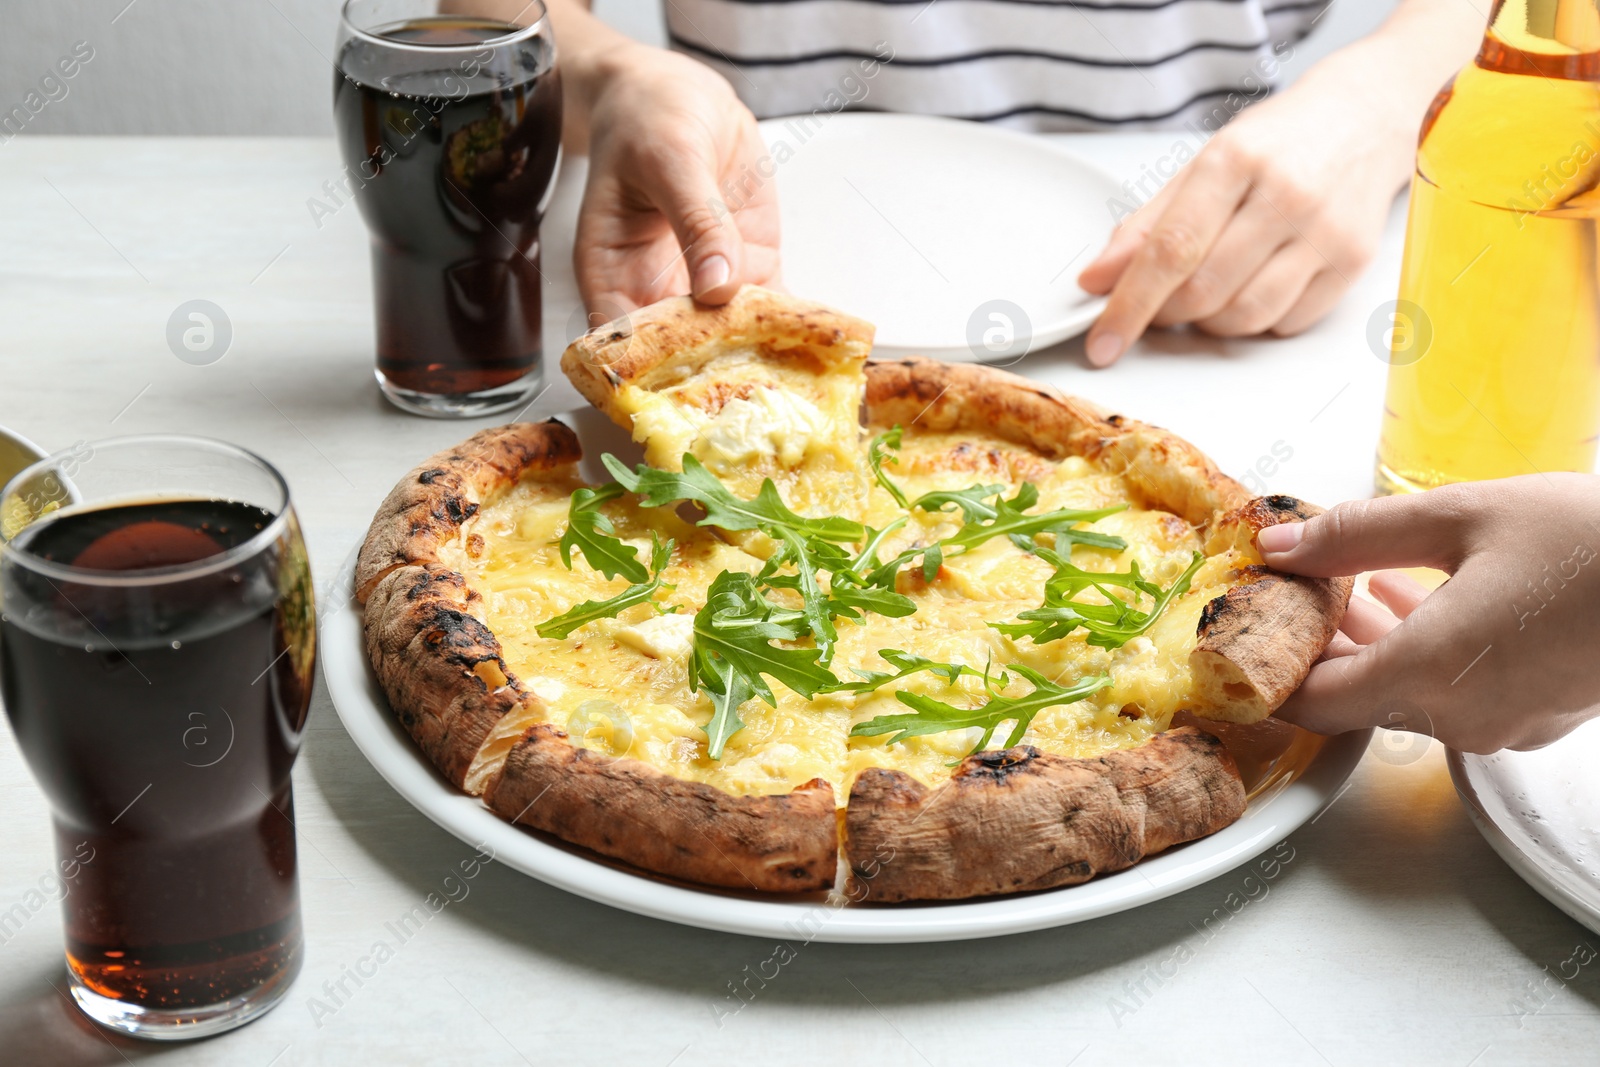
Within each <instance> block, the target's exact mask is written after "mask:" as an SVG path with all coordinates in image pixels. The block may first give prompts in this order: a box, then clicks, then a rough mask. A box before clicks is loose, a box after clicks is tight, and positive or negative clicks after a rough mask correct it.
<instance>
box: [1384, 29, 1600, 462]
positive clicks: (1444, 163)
mask: <svg viewBox="0 0 1600 1067" xmlns="http://www.w3.org/2000/svg"><path fill="white" fill-rule="evenodd" d="M1562 41H1567V42H1571V41H1576V42H1577V43H1578V45H1579V46H1580V47H1576V48H1575V47H1572V46H1571V45H1570V44H1564V43H1562ZM1597 184H1600V12H1597V11H1596V8H1595V6H1594V2H1593V0H1586V2H1585V3H1582V4H1579V5H1574V4H1571V3H1568V2H1567V0H1558V2H1552V0H1505V2H1504V3H1503V4H1502V5H1500V6H1499V7H1498V8H1497V9H1496V12H1495V20H1494V24H1493V26H1492V27H1491V29H1490V31H1489V33H1488V34H1487V36H1486V38H1485V42H1484V47H1483V50H1482V51H1481V52H1480V53H1479V55H1478V59H1477V61H1476V62H1475V63H1473V64H1472V65H1471V66H1469V67H1467V68H1466V69H1465V70H1463V71H1462V72H1461V73H1460V74H1459V75H1458V76H1457V77H1456V79H1455V82H1454V83H1453V85H1451V86H1449V87H1446V88H1445V90H1444V91H1443V92H1441V93H1440V94H1439V97H1438V99H1437V100H1435V102H1434V105H1433V108H1432V110H1431V111H1430V112H1429V116H1428V119H1427V120H1426V121H1425V122H1424V125H1423V135H1422V139H1421V143H1420V145H1419V147H1418V152H1417V175H1416V180H1415V181H1414V182H1413V184H1412V189H1411V213H1410V219H1409V222H1408V224H1407V228H1406V250H1405V258H1404V262H1403V264H1402V267H1401V276H1400V298H1401V299H1400V305H1399V309H1398V311H1397V313H1396V316H1395V326H1396V328H1395V331H1394V334H1393V341H1394V343H1393V346H1392V349H1391V363H1390V368H1389V387H1388V395H1387V398H1386V400H1385V403H1384V416H1383V431H1382V436H1381V438H1380V440H1379V443H1378V468H1377V484H1378V490H1379V491H1380V492H1386V493H1393V492H1412V491H1416V490H1420V489H1428V488H1432V487H1433V486H1436V485H1443V484H1445V483H1447V482H1459V481H1472V480H1478V479H1485V478H1502V477H1508V476H1511V475H1516V474H1531V473H1535V472H1543V471H1554V470H1571V471H1589V470H1593V469H1594V461H1595V442H1596V434H1597V432H1600V263H1597V219H1600V194H1597V192H1596V187H1597ZM1408 302H1409V303H1408ZM1430 333H1431V340H1430V339H1429V335H1430ZM1424 345H1426V347H1425V348H1424ZM1419 353H1420V356H1419Z"/></svg>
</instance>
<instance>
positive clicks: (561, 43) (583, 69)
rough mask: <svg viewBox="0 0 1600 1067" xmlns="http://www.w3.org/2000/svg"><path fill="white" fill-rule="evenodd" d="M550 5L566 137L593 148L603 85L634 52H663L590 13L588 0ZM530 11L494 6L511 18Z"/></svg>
mask: <svg viewBox="0 0 1600 1067" xmlns="http://www.w3.org/2000/svg"><path fill="white" fill-rule="evenodd" d="M544 4H545V8H546V10H548V11H549V14H550V24H551V26H552V27H553V28H554V29H555V39H556V62H557V63H558V64H559V66H560V70H561V92H562V96H563V99H564V105H563V114H562V138H561V139H562V142H563V144H564V145H565V147H566V149H567V151H569V152H577V153H583V152H587V151H588V148H589V116H590V114H591V112H592V111H593V110H594V103H595V100H596V99H597V98H598V96H599V94H600V90H601V88H602V87H603V86H604V85H605V83H606V81H607V80H609V79H610V78H611V77H612V76H613V75H614V74H615V73H616V71H617V70H618V69H619V67H620V65H621V64H622V63H624V62H627V61H628V60H627V57H628V56H629V54H630V53H632V54H635V55H636V56H637V55H643V54H646V53H651V52H656V51H657V50H656V49H652V48H649V47H648V46H646V45H642V44H639V43H638V42H637V41H634V40H632V39H631V38H629V37H626V36H624V35H623V34H620V33H618V32H617V31H616V30H614V29H612V28H611V27H610V26H607V25H606V24H605V23H604V22H602V21H600V20H599V19H598V18H596V17H595V16H594V15H593V14H591V13H590V11H589V5H588V3H587V2H586V0H544ZM479 10H482V6H480V7H479ZM527 10H528V0H494V2H493V7H492V11H493V13H494V14H495V15H497V16H498V17H500V18H504V19H506V20H507V21H514V20H517V19H519V18H526V17H527V15H526V14H525V13H526V12H527Z"/></svg>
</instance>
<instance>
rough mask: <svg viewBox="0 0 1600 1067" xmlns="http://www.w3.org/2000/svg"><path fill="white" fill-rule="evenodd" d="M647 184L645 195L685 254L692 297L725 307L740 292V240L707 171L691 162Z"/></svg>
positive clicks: (662, 172) (661, 173)
mask: <svg viewBox="0 0 1600 1067" xmlns="http://www.w3.org/2000/svg"><path fill="white" fill-rule="evenodd" d="M649 178H650V184H649V185H648V186H647V187H646V189H647V193H648V195H649V196H650V198H651V200H652V201H654V202H655V205H656V208H657V210H659V211H660V212H661V213H662V215H664V216H665V217H666V219H667V222H668V223H670V224H671V226H672V232H673V233H674V234H676V235H677V238H678V246H679V247H680V248H681V249H683V258H684V263H685V264H686V265H687V266H688V268H689V286H690V292H691V293H693V295H694V298H695V299H696V300H698V301H700V302H701V303H704V304H725V303H727V302H728V301H729V300H731V299H733V294H734V293H736V292H738V291H739V278H740V270H741V268H742V266H743V263H744V239H743V237H742V236H741V235H740V233H739V224H738V222H737V220H736V218H735V216H734V210H733V208H731V207H730V206H729V205H727V204H726V203H724V202H723V199H722V195H721V193H720V192H719V191H718V190H717V186H716V182H715V176H714V174H713V173H712V170H711V168H710V167H709V166H706V165H705V164H704V163H703V162H702V161H700V160H694V161H693V162H692V163H691V164H690V165H688V166H684V167H664V168H661V170H660V171H659V172H658V173H656V174H653V175H650V176H649Z"/></svg>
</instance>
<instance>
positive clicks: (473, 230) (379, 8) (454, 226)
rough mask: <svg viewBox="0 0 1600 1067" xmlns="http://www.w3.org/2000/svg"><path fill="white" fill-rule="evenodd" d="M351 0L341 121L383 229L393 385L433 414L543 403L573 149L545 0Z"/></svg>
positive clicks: (385, 366)
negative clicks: (553, 250) (548, 318)
mask: <svg viewBox="0 0 1600 1067" xmlns="http://www.w3.org/2000/svg"><path fill="white" fill-rule="evenodd" d="M516 7H517V5H516V4H515V3H513V4H511V5H510V7H509V8H508V7H507V4H506V2H505V0H501V2H499V3H496V2H494V0H444V2H440V0H348V2H347V3H346V4H345V5H344V9H343V14H342V16H341V18H340V22H339V35H338V40H337V42H336V52H337V56H338V60H337V66H338V70H337V72H336V74H335V76H334V82H333V111H334V124H335V126H336V128H337V133H338V138H339V146H340V149H341V151H342V153H343V155H344V163H345V172H346V173H345V180H346V181H347V182H348V183H349V186H350V188H351V190H352V191H353V193H354V196H355V201H356V203H357V204H359V205H360V208H361V214H362V217H363V218H365V219H366V221H367V226H368V228H369V229H370V230H371V232H372V284H373V299H374V305H375V311H376V315H377V341H378V366H377V378H378V387H379V388H380V389H382V390H383V394H384V395H385V396H386V397H388V398H389V400H390V401H391V402H393V403H394V404H395V405H396V406H398V407H400V408H402V409H403V410H406V411H409V412H412V413H414V414H419V415H433V416H442V417H452V416H453V417H469V416H476V415H485V414H489V413H492V412H496V411H505V410H509V409H511V408H515V407H518V406H520V405H523V404H525V403H527V401H528V400H529V399H530V398H531V397H532V396H533V395H534V394H535V391H536V390H537V389H538V388H539V386H540V383H541V381H542V378H543V368H542V366H541V360H542V355H543V345H542V343H541V340H540V334H541V327H542V312H543V303H542V299H541V285H542V281H543V279H542V276H541V275H540V273H539V223H540V220H541V218H542V217H543V215H544V209H545V206H546V205H547V203H548V202H549V197H550V191H551V189H552V188H553V187H554V184H555V175H556V168H557V165H558V163H559V162H560V155H561V79H560V75H559V72H558V71H557V69H556V54H555V44H554V41H553V39H552V37H551V32H550V24H549V21H548V19H547V18H546V16H545V9H544V5H543V4H542V3H540V0H532V2H530V3H528V4H527V5H526V6H525V7H523V8H522V10H521V13H520V14H517V15H515V16H513V17H512V19H511V21H505V13H506V12H507V11H508V10H514V9H515V8H516Z"/></svg>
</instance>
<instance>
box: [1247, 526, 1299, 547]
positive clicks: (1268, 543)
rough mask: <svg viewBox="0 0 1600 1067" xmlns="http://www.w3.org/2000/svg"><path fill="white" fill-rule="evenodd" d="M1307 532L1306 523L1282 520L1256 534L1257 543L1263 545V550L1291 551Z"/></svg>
mask: <svg viewBox="0 0 1600 1067" xmlns="http://www.w3.org/2000/svg"><path fill="white" fill-rule="evenodd" d="M1305 532H1306V524H1305V523H1303V522H1281V523H1279V524H1278V525H1276V526H1268V527H1267V528H1266V529H1265V530H1262V531H1261V532H1260V533H1258V534H1256V544H1258V545H1260V546H1261V551H1263V552H1289V551H1292V550H1293V549H1294V546H1295V545H1298V544H1299V543H1300V539H1301V538H1302V537H1304V536H1305Z"/></svg>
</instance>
